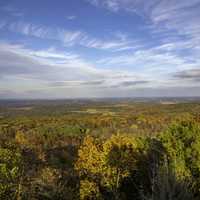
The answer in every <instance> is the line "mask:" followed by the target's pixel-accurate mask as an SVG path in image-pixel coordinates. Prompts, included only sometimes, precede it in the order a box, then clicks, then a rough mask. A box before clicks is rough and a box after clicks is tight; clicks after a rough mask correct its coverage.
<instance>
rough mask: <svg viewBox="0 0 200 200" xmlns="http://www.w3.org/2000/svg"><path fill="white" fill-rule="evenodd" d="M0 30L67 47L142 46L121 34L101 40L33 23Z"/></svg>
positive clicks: (3, 26) (2, 26)
mask: <svg viewBox="0 0 200 200" xmlns="http://www.w3.org/2000/svg"><path fill="white" fill-rule="evenodd" d="M0 29H7V30H9V31H12V32H17V33H21V34H23V35H26V36H33V37H38V38H41V39H48V40H57V41H60V42H62V44H63V45H65V46H77V45H79V46H83V47H87V48H94V49H99V50H110V51H126V50H131V49H137V48H140V47H141V44H140V43H139V42H138V41H137V40H132V39H130V38H128V36H127V35H125V34H123V33H121V32H117V33H116V34H114V35H113V37H112V39H110V38H108V39H99V38H95V37H93V36H91V35H89V34H87V33H86V32H84V31H81V30H77V31H71V30H66V29H63V28H57V27H55V28H50V27H46V26H43V25H35V24H32V23H25V22H11V23H6V22H5V21H2V22H1V23H0Z"/></svg>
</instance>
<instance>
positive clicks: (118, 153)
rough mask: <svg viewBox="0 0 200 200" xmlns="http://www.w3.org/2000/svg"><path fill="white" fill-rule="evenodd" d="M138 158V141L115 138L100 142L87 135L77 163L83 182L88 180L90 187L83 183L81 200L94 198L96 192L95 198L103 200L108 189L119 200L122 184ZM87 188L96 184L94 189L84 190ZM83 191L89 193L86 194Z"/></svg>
mask: <svg viewBox="0 0 200 200" xmlns="http://www.w3.org/2000/svg"><path fill="white" fill-rule="evenodd" d="M136 157H137V140H136V138H134V137H131V136H127V135H113V136H112V137H111V138H109V139H107V140H106V141H98V140H96V139H94V138H93V137H91V136H86V137H85V139H84V141H83V144H82V145H81V147H80V149H79V151H78V160H77V162H76V169H77V170H78V172H79V175H80V178H81V180H87V184H80V192H81V195H80V197H81V199H94V191H96V193H98V194H96V199H101V198H102V195H101V194H100V193H101V191H102V190H105V189H106V190H107V191H109V192H110V193H112V195H113V196H114V197H115V199H120V193H119V187H120V183H121V181H122V180H123V179H124V178H125V177H128V176H129V175H130V173H131V171H132V170H134V167H135V162H136V160H137V159H136ZM81 183H84V182H81ZM86 185H95V190H94V187H88V186H87V189H84V188H83V187H85V186H86ZM89 188H91V191H89V190H90V189H89ZM84 191H87V192H85V194H84ZM89 194H91V196H89ZM97 197H98V198H97Z"/></svg>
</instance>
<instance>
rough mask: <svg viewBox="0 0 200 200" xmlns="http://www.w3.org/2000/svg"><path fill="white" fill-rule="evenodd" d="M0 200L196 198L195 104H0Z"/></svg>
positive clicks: (199, 193)
mask: <svg viewBox="0 0 200 200" xmlns="http://www.w3.org/2000/svg"><path fill="white" fill-rule="evenodd" d="M0 199H2V200H4V199H5V200H79V199H80V200H95V199H96V200H104V199H105V200H112V199H113V200H129V199H131V200H198V199H200V104H199V103H198V101H192V102H177V101H173V102H169V101H167V103H166V102H161V101H148V102H136V101H132V100H116V101H112V100H110V101H105V100H102V101H86V100H85V101H78V102H70V101H46V102H44V101H33V102H31V101H29V102H14V101H11V102H5V101H3V102H1V103H0Z"/></svg>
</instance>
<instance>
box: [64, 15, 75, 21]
mask: <svg viewBox="0 0 200 200" xmlns="http://www.w3.org/2000/svg"><path fill="white" fill-rule="evenodd" d="M66 18H67V20H74V19H76V18H77V16H75V15H69V16H67V17H66Z"/></svg>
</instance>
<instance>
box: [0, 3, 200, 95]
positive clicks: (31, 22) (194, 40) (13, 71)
mask: <svg viewBox="0 0 200 200" xmlns="http://www.w3.org/2000/svg"><path fill="white" fill-rule="evenodd" d="M199 55H200V0H190V1H188V0H176V1H174V0H148V1H146V0H67V1H66V0H60V1H49V0H42V1H39V0H34V1H27V0H2V1H0V98H79V97H137V96H140V97H151V96H200V56H199Z"/></svg>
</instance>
